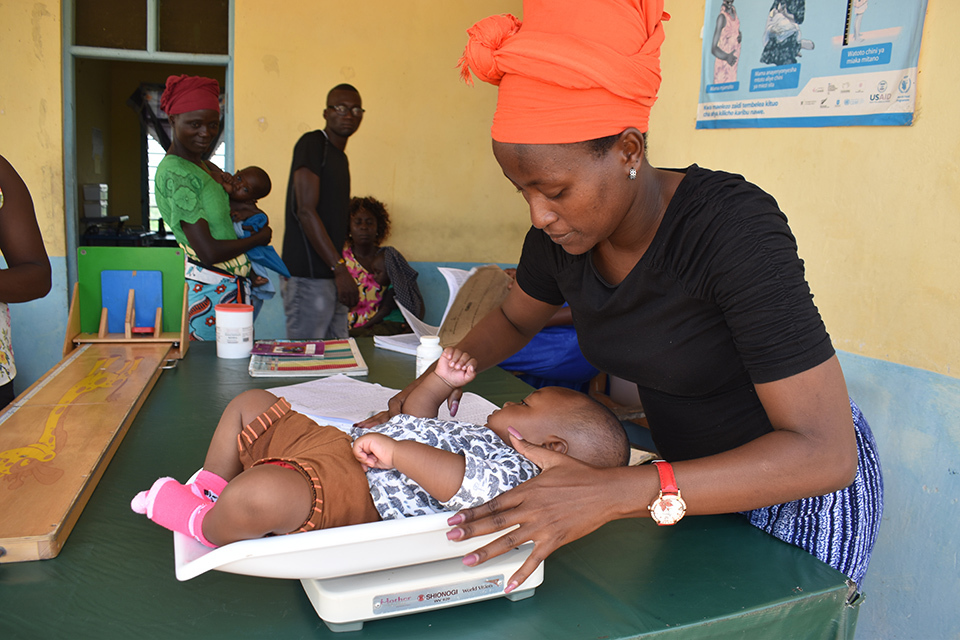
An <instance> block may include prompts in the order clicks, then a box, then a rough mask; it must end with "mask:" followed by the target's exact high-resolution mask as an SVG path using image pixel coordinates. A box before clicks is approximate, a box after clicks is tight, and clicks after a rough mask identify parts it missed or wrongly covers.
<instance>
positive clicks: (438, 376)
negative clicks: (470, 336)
mask: <svg viewBox="0 0 960 640" xmlns="http://www.w3.org/2000/svg"><path fill="white" fill-rule="evenodd" d="M476 377H477V361H476V359H474V358H472V357H471V356H470V354H469V353H466V352H465V351H461V350H460V349H456V348H454V347H447V348H446V349H444V350H443V355H441V356H440V359H439V360H438V361H437V366H436V368H434V370H433V372H432V373H431V374H430V375H428V376H425V377H424V379H423V380H422V381H421V383H420V384H419V385H417V387H416V388H415V389H413V391H411V392H410V396H409V397H408V398H407V399H406V401H405V402H404V403H403V412H404V413H406V414H408V415H411V416H415V417H418V418H436V417H437V410H438V409H439V408H440V405H441V404H443V403H444V401H446V399H447V398H448V397H449V396H450V391H451V390H453V389H458V388H460V387H462V386H463V385H465V384H467V383H468V382H470V381H472V380H473V379H474V378H476Z"/></svg>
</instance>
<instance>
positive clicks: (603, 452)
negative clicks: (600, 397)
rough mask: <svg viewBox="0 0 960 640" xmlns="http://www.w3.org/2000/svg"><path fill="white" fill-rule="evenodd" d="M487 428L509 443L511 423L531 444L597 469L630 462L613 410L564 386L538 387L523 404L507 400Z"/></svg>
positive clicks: (628, 444)
mask: <svg viewBox="0 0 960 640" xmlns="http://www.w3.org/2000/svg"><path fill="white" fill-rule="evenodd" d="M487 427H488V428H489V429H490V430H491V431H493V432H494V433H496V434H497V435H498V436H500V438H501V439H503V441H504V442H507V443H509V442H510V437H509V435H508V433H507V427H513V428H514V429H515V430H517V431H518V432H520V435H522V436H523V437H524V439H525V440H527V441H528V442H531V443H534V444H538V445H542V446H544V447H546V448H548V449H552V450H554V451H559V452H561V453H565V454H567V455H568V456H570V457H572V458H576V459H577V460H580V461H582V462H586V463H587V464H590V465H593V466H595V467H622V466H626V465H627V464H628V463H629V461H630V442H629V441H628V440H627V434H626V432H625V431H624V430H623V425H621V424H620V420H618V419H617V417H616V416H615V415H613V412H611V411H610V410H609V409H608V408H606V407H605V406H603V405H602V404H600V403H599V402H597V401H596V400H594V399H593V398H591V397H590V396H588V395H585V394H582V393H578V392H576V391H572V390H570V389H564V388H562V387H544V388H542V389H537V390H536V391H534V392H533V393H531V394H530V395H529V396H527V397H526V398H524V399H523V400H522V401H521V402H519V403H514V402H508V403H506V404H504V405H503V408H502V409H497V410H496V411H494V412H493V413H492V414H490V417H489V418H487Z"/></svg>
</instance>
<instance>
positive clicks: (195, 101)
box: [160, 76, 220, 116]
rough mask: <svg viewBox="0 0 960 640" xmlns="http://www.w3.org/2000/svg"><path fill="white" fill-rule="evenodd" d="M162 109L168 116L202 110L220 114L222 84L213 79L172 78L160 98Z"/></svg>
mask: <svg viewBox="0 0 960 640" xmlns="http://www.w3.org/2000/svg"><path fill="white" fill-rule="evenodd" d="M160 108H161V109H163V112H164V113H166V114H167V115H168V116H172V115H176V114H178V113H187V112H188V111H199V110H201V109H210V110H213V111H216V112H217V113H220V84H219V83H218V82H217V81H216V80H214V79H212V78H201V77H199V76H170V77H169V78H167V88H166V89H164V90H163V95H162V96H160Z"/></svg>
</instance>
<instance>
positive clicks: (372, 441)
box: [353, 405, 466, 502]
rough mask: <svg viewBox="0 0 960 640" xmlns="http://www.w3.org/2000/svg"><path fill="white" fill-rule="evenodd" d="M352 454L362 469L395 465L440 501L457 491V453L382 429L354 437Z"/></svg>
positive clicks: (461, 469) (459, 480) (460, 469)
mask: <svg viewBox="0 0 960 640" xmlns="http://www.w3.org/2000/svg"><path fill="white" fill-rule="evenodd" d="M404 406H406V405H404ZM353 455H354V457H356V459H357V460H359V461H360V464H362V465H363V467H364V471H366V470H367V469H396V470H397V471H399V472H400V473H402V474H404V475H406V476H407V477H409V478H410V479H412V480H413V481H414V482H416V483H417V484H419V485H420V486H421V487H423V489H424V490H425V491H426V492H427V493H429V494H430V495H431V496H433V497H434V498H436V499H437V500H440V501H441V502H443V501H445V500H449V499H450V498H452V497H453V496H455V495H456V494H457V492H458V491H459V490H460V485H462V484H463V473H464V470H465V469H466V463H465V461H464V459H463V456H461V455H458V454H456V453H451V452H450V451H444V450H443V449H437V448H435V447H431V446H430V445H426V444H422V443H420V442H414V441H412V440H394V439H393V438H391V437H389V436H385V435H383V434H382V433H366V434H364V435H362V436H360V437H359V438H357V439H356V440H355V441H354V443H353Z"/></svg>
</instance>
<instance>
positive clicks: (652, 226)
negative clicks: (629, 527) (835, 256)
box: [362, 0, 882, 591]
mask: <svg viewBox="0 0 960 640" xmlns="http://www.w3.org/2000/svg"><path fill="white" fill-rule="evenodd" d="M666 18H667V16H666V15H665V14H663V0H594V1H592V2H581V1H580V0H526V1H525V2H524V21H523V22H522V23H521V22H520V21H519V20H517V19H515V18H513V17H512V16H495V17H493V18H489V19H487V20H484V21H482V22H480V23H478V24H477V25H475V26H474V27H473V28H471V29H470V30H469V31H468V33H469V35H470V44H469V45H468V46H467V50H466V52H465V54H464V58H463V60H462V63H463V71H464V75H465V76H466V75H467V69H469V70H470V71H472V72H473V73H474V74H475V75H476V76H477V77H479V78H480V79H482V80H485V81H487V82H491V83H493V84H497V85H499V87H500V89H499V97H498V102H497V112H496V115H495V116H494V119H493V128H492V133H493V151H494V155H495V156H496V159H497V162H499V164H500V166H501V168H502V169H503V173H504V174H505V175H506V177H507V179H508V180H510V182H511V183H512V184H513V185H514V186H515V187H516V188H517V189H518V190H519V192H520V193H521V194H522V195H523V197H524V199H525V200H526V201H527V204H528V205H529V208H530V219H531V222H532V224H533V227H532V228H531V229H530V230H529V232H528V233H527V237H526V240H525V242H524V247H523V253H522V256H521V259H520V264H519V266H518V268H517V284H518V285H519V286H516V287H513V288H512V289H511V290H510V293H509V295H508V296H507V298H506V300H505V301H504V302H503V304H502V305H501V307H500V308H499V309H497V310H495V311H493V312H492V313H491V314H490V315H488V316H487V317H485V318H484V319H483V320H482V321H481V322H480V323H479V324H478V325H477V326H476V327H475V328H474V329H473V330H472V331H471V332H470V334H469V335H468V336H467V337H466V338H464V339H463V340H462V341H461V342H460V343H459V344H458V345H457V346H458V347H459V348H461V349H463V350H464V351H466V352H468V353H470V354H474V355H475V356H476V358H477V360H478V361H479V365H480V367H481V368H484V367H489V366H493V365H495V364H497V363H498V362H500V361H501V360H502V359H503V358H504V357H506V356H508V355H510V354H511V353H513V352H515V351H516V350H517V349H519V348H520V347H521V346H522V345H524V344H525V343H526V341H527V340H529V339H530V337H531V336H533V335H534V334H536V333H537V331H539V330H540V328H542V327H543V326H544V324H545V323H546V322H547V320H548V319H549V318H550V317H551V315H553V313H554V312H555V311H556V310H557V309H558V308H559V307H560V305H561V304H563V303H564V302H567V303H569V305H570V309H571V311H572V314H573V320H574V325H575V326H576V329H577V337H578V339H579V341H580V346H581V348H582V350H583V353H584V355H585V356H586V357H587V359H588V360H589V361H590V362H591V363H592V364H593V365H595V366H596V367H597V368H599V369H600V370H601V371H605V372H607V373H610V374H613V375H616V376H618V377H621V378H625V379H627V380H630V381H632V382H634V383H636V384H637V388H638V391H639V393H640V398H641V400H642V402H643V405H644V409H645V411H646V414H647V419H648V421H649V424H650V430H651V435H652V436H653V440H654V442H655V444H656V446H657V449H658V452H659V454H660V455H661V456H663V458H664V459H665V460H666V461H669V462H665V461H660V462H658V463H657V464H656V465H645V466H639V467H627V468H620V469H595V468H592V467H589V466H587V465H584V464H582V463H579V462H577V461H575V460H572V459H570V458H568V457H566V456H563V455H561V454H558V453H556V452H554V451H547V450H543V449H540V448H539V447H536V446H532V445H529V444H528V443H526V442H524V441H523V440H519V439H514V440H513V444H514V445H515V446H516V448H517V449H518V450H519V451H520V452H521V453H523V454H524V455H526V456H528V457H529V458H530V459H531V460H533V461H534V462H535V463H536V464H537V465H538V466H539V467H540V468H542V469H543V473H541V474H540V475H539V476H538V477H537V478H535V479H533V480H531V481H530V482H528V483H525V484H524V485H522V486H521V487H518V488H516V489H513V490H511V491H509V492H507V493H505V494H503V495H501V496H500V497H498V498H497V499H495V500H493V501H491V502H490V503H488V504H487V505H484V506H482V507H478V508H475V509H469V510H466V511H463V512H461V513H458V514H457V515H455V516H453V517H452V518H451V519H450V521H449V522H450V524H451V525H452V526H454V527H455V528H454V529H452V530H451V531H450V532H449V533H448V537H449V538H450V539H451V540H463V539H466V538H472V537H474V536H477V535H481V534H487V533H491V532H494V531H499V530H501V529H504V528H507V527H510V526H512V525H519V527H518V528H517V529H515V530H513V531H511V532H510V533H508V534H505V535H504V536H502V537H501V538H499V539H498V540H496V541H494V542H492V543H490V544H488V545H486V546H484V547H482V548H480V549H479V550H477V551H476V552H474V553H472V554H470V555H468V556H467V557H466V558H464V562H465V563H466V564H468V565H473V564H478V563H481V562H483V561H485V560H488V559H490V558H492V557H494V556H497V555H500V554H502V553H505V552H507V551H508V550H510V549H512V548H514V547H515V546H516V545H517V544H518V543H521V542H523V541H526V540H532V541H533V542H534V543H535V548H534V551H533V553H532V554H531V555H530V558H529V559H528V560H527V562H526V563H525V564H524V565H523V566H522V567H521V568H520V569H519V570H518V571H517V573H516V574H514V575H513V576H512V577H511V578H510V580H509V586H508V588H507V590H508V591H510V590H513V589H515V588H516V587H517V586H518V585H519V584H520V583H522V582H523V580H525V579H526V578H527V577H528V576H529V575H530V573H531V572H532V571H533V570H534V568H535V567H536V566H537V564H539V563H540V562H541V561H542V560H543V559H544V558H546V557H547V556H548V555H549V554H550V553H552V552H553V551H554V550H555V549H556V548H557V547H558V546H560V545H562V544H565V543H567V542H570V541H571V540H575V539H577V538H579V537H581V536H584V535H586V534H588V533H590V532H591V531H593V530H595V529H597V528H598V527H600V526H601V525H603V524H604V523H606V522H609V521H610V520H614V519H618V518H626V517H652V518H654V519H655V520H656V521H657V522H658V523H659V524H663V525H668V524H674V523H676V522H678V521H679V520H680V518H681V517H682V516H683V515H684V513H687V514H690V515H698V514H710V513H731V512H743V513H744V514H745V515H746V516H747V517H748V518H749V519H750V522H751V523H752V524H754V525H755V526H757V527H759V528H761V529H763V530H765V531H767V532H769V533H771V534H773V535H776V536H777V537H779V538H781V539H783V540H785V541H787V542H789V543H791V544H796V545H798V546H800V547H802V548H804V549H806V550H807V551H809V552H810V553H812V554H814V555H816V556H817V557H819V558H821V559H822V560H824V561H825V562H827V563H829V564H831V565H832V566H834V567H836V568H838V569H839V570H840V571H842V572H844V573H845V574H847V575H848V576H850V577H851V578H853V579H854V580H855V581H857V582H858V583H859V582H860V581H861V580H862V578H863V575H864V572H865V571H866V568H867V563H868V562H869V558H870V552H871V549H872V547H873V543H874V541H875V539H876V533H877V527H878V526H879V521H880V515H881V511H882V481H881V478H880V467H879V460H878V457H877V453H876V447H875V444H874V442H873V436H872V434H871V433H870V428H869V426H868V425H867V423H866V421H865V420H864V419H863V416H862V414H861V413H860V411H859V409H858V408H857V407H856V405H855V404H853V402H852V401H850V400H849V398H848V397H847V391H846V385H845V383H844V378H843V373H842V371H841V370H840V365H839V362H838V361H837V357H836V355H835V353H834V350H833V347H832V346H831V343H830V338H829V336H828V335H827V332H826V329H825V328H824V325H823V322H822V321H821V319H820V315H819V313H818V311H817V308H816V307H815V306H814V305H813V300H812V296H811V294H810V290H809V287H808V285H807V283H806V280H805V278H804V270H803V263H802V261H801V260H800V258H799V257H798V255H797V246H796V241H795V240H794V238H793V235H792V234H791V232H790V229H789V228H788V226H787V224H786V218H785V216H784V215H783V214H782V213H781V212H780V211H779V209H778V207H777V204H776V202H775V201H774V199H773V198H772V197H770V196H769V195H767V194H766V193H764V192H763V191H761V190H760V189H759V188H757V187H756V186H754V185H752V184H750V183H748V182H746V181H745V180H744V179H743V178H742V177H740V176H736V175H731V174H727V173H721V172H714V171H709V170H706V169H703V168H700V167H698V166H696V165H692V166H690V167H688V168H686V169H681V170H664V169H658V168H655V167H653V166H651V165H650V164H649V163H648V161H647V155H646V130H647V120H648V115H649V110H650V107H651V106H652V104H653V102H654V100H655V97H656V93H657V90H658V88H659V83H660V66H659V49H660V44H661V42H662V41H663V27H662V25H661V21H662V20H664V19H666ZM426 375H430V373H429V372H428V373H427V374H426ZM413 384H417V383H416V382H415V383H413ZM405 397H406V391H404V392H401V393H400V394H399V395H398V396H396V397H395V398H393V399H392V400H391V403H390V404H391V406H390V411H391V412H398V411H400V410H401V408H402V404H403V400H404V398H405ZM457 398H458V396H456V394H452V395H451V402H454V401H456V400H457ZM380 417H382V416H378V417H375V418H374V419H371V421H370V422H373V421H375V420H376V419H379V418H380ZM362 426H363V425H362ZM521 435H522V434H521ZM671 463H673V464H671ZM681 490H682V497H681V494H680V491H681Z"/></svg>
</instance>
